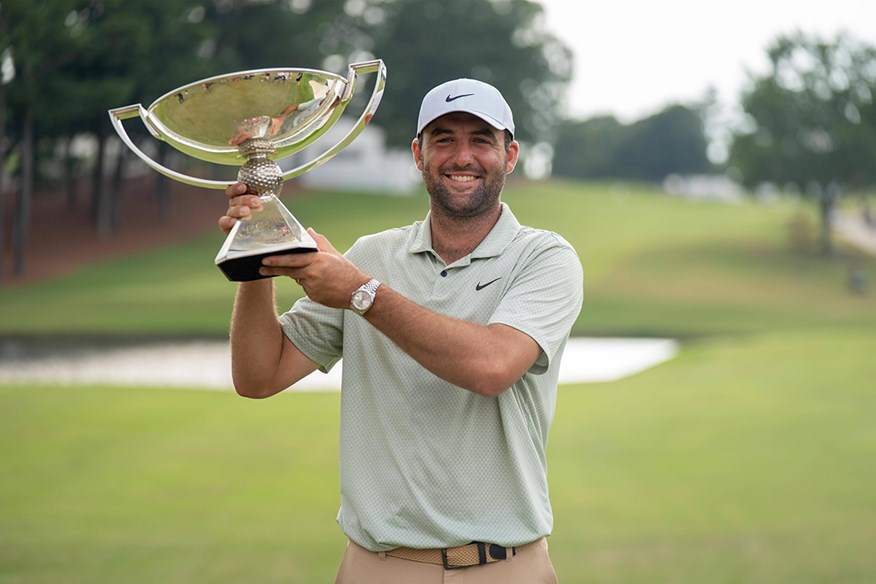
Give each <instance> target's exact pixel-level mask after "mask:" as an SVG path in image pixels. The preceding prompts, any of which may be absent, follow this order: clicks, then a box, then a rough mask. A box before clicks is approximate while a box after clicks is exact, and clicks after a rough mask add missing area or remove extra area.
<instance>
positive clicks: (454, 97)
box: [444, 93, 474, 103]
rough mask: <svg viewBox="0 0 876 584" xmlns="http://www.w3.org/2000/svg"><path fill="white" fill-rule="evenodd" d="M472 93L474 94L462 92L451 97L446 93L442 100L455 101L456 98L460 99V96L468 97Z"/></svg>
mask: <svg viewBox="0 0 876 584" xmlns="http://www.w3.org/2000/svg"><path fill="white" fill-rule="evenodd" d="M472 95H474V93H462V94H460V95H456V96H453V97H450V96H449V95H448V96H447V97H445V98H444V101H446V102H447V103H450V102H451V101H456V100H457V99H460V98H462V97H469V96H472Z"/></svg>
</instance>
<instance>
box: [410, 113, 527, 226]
mask: <svg viewBox="0 0 876 584" xmlns="http://www.w3.org/2000/svg"><path fill="white" fill-rule="evenodd" d="M422 137H423V141H422V146H421V145H420V142H419V141H418V140H414V142H413V144H412V146H411V147H412V149H413V153H414V160H415V162H416V163H417V168H418V169H419V170H420V172H422V173H423V182H424V183H425V184H426V190H427V191H429V197H430V199H431V201H432V207H433V210H434V211H435V212H439V213H442V214H445V215H448V216H451V217H456V218H468V217H475V216H478V215H480V214H482V213H484V212H486V211H488V210H490V209H493V208H495V206H496V205H498V202H499V197H500V196H501V194H502V188H503V187H504V185H505V175H506V174H508V173H509V172H511V171H512V170H514V165H515V164H517V154H518V152H519V146H518V144H517V142H514V141H512V142H511V144H510V145H509V146H508V148H507V149H506V147H505V132H504V131H502V130H497V129H496V128H494V127H493V126H491V125H490V124H488V123H487V122H485V121H483V120H482V119H480V118H478V117H476V116H473V115H471V114H467V113H462V112H460V113H452V114H447V115H445V116H442V117H440V118H438V119H437V120H435V121H433V122H432V123H431V124H429V125H428V126H426V127H425V128H424V129H423V135H422Z"/></svg>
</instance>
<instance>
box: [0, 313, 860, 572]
mask: <svg viewBox="0 0 876 584" xmlns="http://www.w3.org/2000/svg"><path fill="white" fill-rule="evenodd" d="M825 343H829V344H830V345H831V346H827V345H826V344H825ZM828 350H832V351H833V354H834V358H832V359H829V360H828V359H824V358H823V356H824V354H825V351H828ZM874 351H876V338H874V336H873V335H872V334H869V332H867V331H857V332H846V331H842V330H831V331H819V332H812V333H766V334H763V335H757V336H754V337H748V338H737V337H730V338H723V339H710V340H706V341H699V342H697V343H695V344H692V345H690V346H689V347H688V348H687V349H686V350H685V351H684V352H683V353H682V355H681V356H680V357H679V358H678V359H676V360H675V361H672V362H670V363H667V364H664V365H662V366H659V367H657V368H655V369H653V370H651V371H650V372H648V373H645V374H642V375H638V376H635V377H632V378H629V379H626V380H623V381H620V382H616V383H610V384H594V385H576V386H564V387H562V388H561V392H560V397H559V407H558V413H557V418H556V421H555V424H554V428H553V430H552V434H551V440H550V445H549V453H548V457H549V464H550V476H551V485H552V500H553V503H554V508H555V515H556V526H555V532H554V535H553V536H552V537H551V541H550V544H551V550H552V555H553V558H554V563H555V565H556V568H557V571H558V572H559V574H560V575H561V579H562V581H563V582H569V583H572V582H580V583H640V582H641V583H643V584H644V583H646V582H647V583H672V582H705V583H711V582H714V583H725V582H769V583H783V582H787V583H789V584H790V583H795V584H796V583H801V582H804V583H835V582H843V583H851V582H861V583H863V582H868V581H871V578H872V575H873V574H876V558H874V556H873V554H872V553H871V547H872V542H873V541H876V539H874V538H876V489H874V488H873V487H874V485H876V459H874V457H873V452H874V451H876V425H874V424H873V412H874V411H876V394H874V392H873V391H872V387H873V385H872V379H874V378H876V363H874V360H872V359H867V358H866V357H867V356H868V355H872V354H874ZM741 364H744V366H740V365H741ZM777 364H778V365H777ZM338 400H339V397H338V396H337V395H336V394H290V395H284V396H279V397H277V398H273V399H272V400H270V401H267V402H251V401H246V400H241V399H240V398H237V397H236V396H234V395H232V394H231V393H221V392H199V391H191V390H177V391H169V390H154V389H120V388H111V387H87V388H64V387H20V386H7V387H2V388H0V458H2V460H3V461H4V480H3V481H2V482H0V580H2V581H4V582H20V583H31V582H52V581H59V580H60V581H64V582H68V583H80V582H81V583H83V584H84V583H89V584H100V583H114V582H120V581H125V582H156V583H157V582H161V583H162V584H165V583H167V584H172V583H176V582H178V583H184V582H193V581H196V582H204V583H208V582H216V583H224V582H240V581H257V582H264V583H270V582H277V583H279V582H285V583H289V582H291V583H302V584H305V583H311V582H330V581H332V578H333V575H334V572H335V570H336V566H337V562H338V559H339V556H340V554H341V553H342V549H343V545H344V540H343V536H342V535H341V533H340V530H339V529H338V528H337V526H336V525H335V522H334V516H335V513H336V511H337V505H338V499H337V470H336V455H337V423H338V420H337V418H338V415H337V412H338Z"/></svg>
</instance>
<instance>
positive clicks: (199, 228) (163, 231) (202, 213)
mask: <svg viewBox="0 0 876 584" xmlns="http://www.w3.org/2000/svg"><path fill="white" fill-rule="evenodd" d="M154 184H155V177H154V175H147V176H144V177H142V178H137V179H131V180H129V181H128V182H127V183H126V185H125V187H124V195H123V200H122V207H121V213H120V219H119V223H118V225H117V226H116V227H115V229H114V231H113V233H111V234H110V235H108V236H106V237H104V238H101V237H99V236H98V234H97V231H96V229H95V226H94V223H93V221H92V219H91V217H90V206H91V201H90V196H89V195H90V187H88V186H87V185H85V184H83V185H80V188H79V191H80V197H79V198H80V200H79V201H78V204H77V205H76V207H75V208H73V209H72V210H71V209H68V207H67V201H66V198H65V195H64V193H62V192H55V191H39V192H37V193H35V195H34V201H33V209H32V218H33V219H32V225H31V232H30V237H29V238H28V244H27V263H26V267H25V272H24V274H21V275H14V274H13V260H12V255H11V249H9V248H10V247H11V246H9V245H8V244H7V246H6V247H7V250H6V251H7V254H6V256H5V257H3V258H0V260H2V261H0V277H2V279H0V286H17V285H22V284H29V283H33V282H37V281H40V280H45V279H48V278H53V277H57V276H63V275H65V274H67V273H69V272H71V271H73V270H75V269H76V268H78V267H81V266H83V265H86V264H89V263H92V262H95V261H100V260H105V259H111V258H118V257H122V256H125V255H127V254H130V253H132V252H136V251H141V250H144V249H149V248H152V247H157V246H162V245H168V244H173V243H178V242H181V241H185V240H186V239H189V238H192V237H194V236H197V235H200V234H202V233H205V232H206V231H208V230H210V229H216V220H217V219H218V218H219V216H220V215H221V214H222V212H223V211H224V210H225V208H226V207H225V198H224V195H223V194H222V193H221V192H220V191H216V190H208V189H201V188H197V187H192V186H189V185H185V184H182V183H173V182H172V183H171V186H170V189H171V195H170V196H171V201H172V207H173V213H172V216H171V217H170V218H169V219H167V220H162V219H161V211H160V207H159V204H158V201H157V199H156V198H155V196H154V194H153V188H154ZM10 198H11V195H10V194H9V193H7V194H6V199H7V200H8V199H10ZM10 217H11V210H7V212H6V213H5V218H6V219H7V221H9V219H10ZM10 231H11V230H10V228H9V225H8V224H7V225H6V226H5V229H4V232H5V236H6V237H7V238H8V237H9V233H10Z"/></svg>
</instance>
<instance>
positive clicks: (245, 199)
mask: <svg viewBox="0 0 876 584" xmlns="http://www.w3.org/2000/svg"><path fill="white" fill-rule="evenodd" d="M225 194H226V195H227V196H228V211H226V213H225V215H223V216H222V217H220V218H219V229H221V230H222V231H224V232H225V234H226V235H228V233H229V232H230V231H231V228H232V227H234V224H235V223H236V222H237V220H238V219H246V218H247V217H249V216H250V215H252V211H253V210H254V209H258V208H260V207H261V206H262V201H261V199H260V198H259V197H258V195H254V194H252V193H249V192H247V186H246V185H245V184H243V183H234V184H232V185H229V186H228V188H227V189H225Z"/></svg>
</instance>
